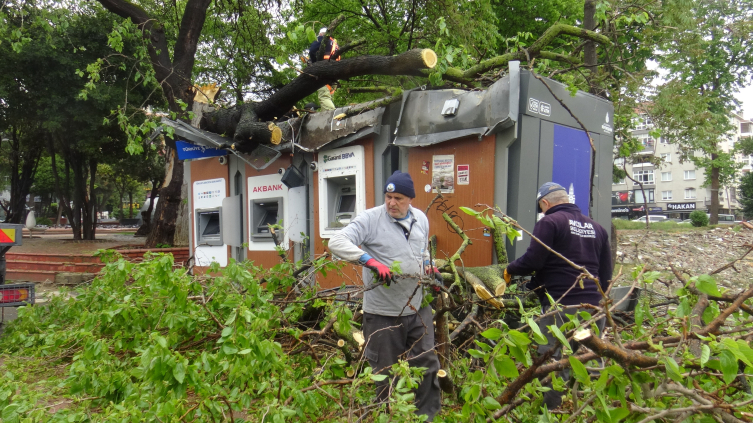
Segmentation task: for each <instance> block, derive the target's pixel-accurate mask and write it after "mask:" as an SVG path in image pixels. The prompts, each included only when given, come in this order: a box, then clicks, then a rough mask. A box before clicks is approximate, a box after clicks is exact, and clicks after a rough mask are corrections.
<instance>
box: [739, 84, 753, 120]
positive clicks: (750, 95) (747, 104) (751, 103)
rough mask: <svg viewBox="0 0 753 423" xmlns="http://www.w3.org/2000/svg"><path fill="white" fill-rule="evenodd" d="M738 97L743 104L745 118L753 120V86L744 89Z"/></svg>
mask: <svg viewBox="0 0 753 423" xmlns="http://www.w3.org/2000/svg"><path fill="white" fill-rule="evenodd" d="M736 97H737V99H738V100H740V102H741V103H742V105H741V107H742V108H743V118H745V119H748V120H751V119H753V84H751V85H748V86H747V87H745V88H744V89H742V90H741V91H740V92H739V93H738V94H737V96H736Z"/></svg>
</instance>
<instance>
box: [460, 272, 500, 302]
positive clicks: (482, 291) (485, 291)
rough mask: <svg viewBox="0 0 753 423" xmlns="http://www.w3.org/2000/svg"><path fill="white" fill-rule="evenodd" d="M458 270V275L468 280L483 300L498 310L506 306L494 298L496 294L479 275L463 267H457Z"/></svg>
mask: <svg viewBox="0 0 753 423" xmlns="http://www.w3.org/2000/svg"><path fill="white" fill-rule="evenodd" d="M457 271H458V275H460V276H461V277H462V278H463V279H465V281H466V282H468V284H470V285H471V286H472V287H473V290H474V291H476V295H478V297H479V298H480V299H481V300H483V301H486V302H487V303H489V304H490V305H492V306H494V307H495V308H496V309H498V310H501V309H502V308H504V306H505V305H504V304H503V303H502V301H501V300H498V299H496V298H494V297H495V295H494V294H492V292H491V291H489V288H487V287H486V285H485V284H484V283H483V282H482V281H481V279H479V278H478V276H476V275H474V274H473V273H471V272H469V271H468V269H465V271H463V269H457ZM505 288H506V287H505ZM502 292H503V293H504V289H503V290H502Z"/></svg>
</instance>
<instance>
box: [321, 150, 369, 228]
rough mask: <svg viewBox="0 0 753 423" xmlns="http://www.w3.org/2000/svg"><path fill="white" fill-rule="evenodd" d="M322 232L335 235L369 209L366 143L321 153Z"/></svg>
mask: <svg viewBox="0 0 753 423" xmlns="http://www.w3.org/2000/svg"><path fill="white" fill-rule="evenodd" d="M319 159H320V165H319V172H318V173H319V205H320V207H321V209H320V211H319V236H320V237H322V238H331V237H332V235H334V234H335V233H337V231H338V230H340V229H342V228H344V227H345V226H347V225H348V224H349V223H350V222H351V221H352V220H353V219H355V217H356V216H357V215H358V213H361V212H363V211H364V210H366V179H365V174H364V173H365V169H364V166H365V162H364V149H363V146H360V145H354V146H349V147H344V148H338V149H334V150H327V151H321V152H320V153H319Z"/></svg>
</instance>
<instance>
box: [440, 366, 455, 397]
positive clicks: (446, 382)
mask: <svg viewBox="0 0 753 423" xmlns="http://www.w3.org/2000/svg"><path fill="white" fill-rule="evenodd" d="M437 379H438V380H439V389H441V390H442V392H444V393H446V394H451V393H453V392H454V391H455V384H454V383H452V378H450V374H449V373H448V372H447V370H444V369H439V371H438V372H437Z"/></svg>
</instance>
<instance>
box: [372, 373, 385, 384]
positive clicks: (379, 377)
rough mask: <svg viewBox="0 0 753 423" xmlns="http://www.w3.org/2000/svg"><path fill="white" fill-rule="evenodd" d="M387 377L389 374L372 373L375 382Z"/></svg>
mask: <svg viewBox="0 0 753 423" xmlns="http://www.w3.org/2000/svg"><path fill="white" fill-rule="evenodd" d="M385 379H387V375H371V380H373V381H374V382H381V381H383V380H385Z"/></svg>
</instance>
